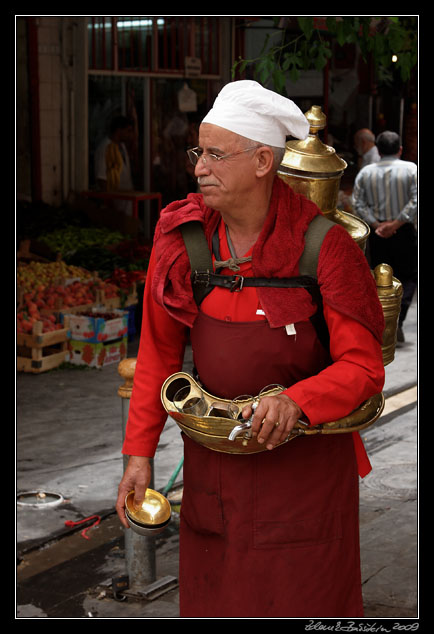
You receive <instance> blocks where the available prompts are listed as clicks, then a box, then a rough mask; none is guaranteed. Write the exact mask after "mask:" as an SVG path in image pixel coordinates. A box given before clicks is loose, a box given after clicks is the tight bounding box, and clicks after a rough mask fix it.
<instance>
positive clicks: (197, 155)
mask: <svg viewBox="0 0 434 634" xmlns="http://www.w3.org/2000/svg"><path fill="white" fill-rule="evenodd" d="M260 147H262V146H261V145H254V146H252V147H248V148H246V149H245V150H238V152H231V153H230V154H223V155H222V156H218V155H217V154H206V155H205V154H204V152H203V150H202V148H201V147H194V148H193V149H191V150H187V155H188V158H189V159H190V161H191V163H193V165H197V163H198V161H199V159H202V161H203V162H204V163H205V164H206V161H207V157H209V158H210V159H211V162H213V161H222V160H223V159H226V158H229V157H230V156H236V155H237V154H243V152H248V151H249V150H257V149H258V148H260Z"/></svg>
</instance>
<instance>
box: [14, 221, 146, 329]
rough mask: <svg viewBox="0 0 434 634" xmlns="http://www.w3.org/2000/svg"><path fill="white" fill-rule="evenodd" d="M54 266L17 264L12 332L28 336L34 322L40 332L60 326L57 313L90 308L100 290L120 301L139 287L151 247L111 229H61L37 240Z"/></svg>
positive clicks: (67, 227)
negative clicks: (16, 301)
mask: <svg viewBox="0 0 434 634" xmlns="http://www.w3.org/2000/svg"><path fill="white" fill-rule="evenodd" d="M39 240H40V241H41V242H44V243H45V244H46V245H47V246H48V247H49V248H50V249H51V251H52V252H53V254H56V257H57V258H58V259H57V261H55V262H34V261H30V262H26V263H23V262H19V263H18V265H17V286H18V299H19V305H18V309H17V331H18V332H19V333H20V332H21V333H31V332H32V328H33V324H34V323H35V321H42V323H43V332H49V331H52V330H56V329H60V328H62V327H63V326H62V324H61V323H59V321H58V319H57V313H58V311H59V310H62V309H68V308H72V307H76V306H85V305H88V304H94V303H95V302H96V301H97V295H98V293H99V291H102V292H103V293H104V297H105V298H106V299H111V298H114V297H116V298H120V300H121V302H122V301H123V299H124V298H126V297H127V296H128V294H129V293H131V292H132V289H133V288H135V289H137V287H138V286H140V285H143V284H144V283H145V280H146V270H147V267H148V263H149V257H150V250H151V247H150V245H148V244H145V245H144V244H142V243H141V242H140V241H139V240H136V239H134V240H133V239H131V240H130V239H125V236H124V235H123V234H121V233H118V232H116V231H110V230H107V229H103V228H94V227H76V226H66V227H63V228H59V229H56V230H55V231H52V232H49V233H47V234H45V235H44V236H42V237H40V238H39Z"/></svg>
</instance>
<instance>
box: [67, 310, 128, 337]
mask: <svg viewBox="0 0 434 634" xmlns="http://www.w3.org/2000/svg"><path fill="white" fill-rule="evenodd" d="M66 318H67V319H68V323H69V335H70V339H71V340H74V341H87V342H88V343H102V342H106V341H113V340H115V339H121V338H122V337H124V336H126V335H127V334H128V311H126V310H119V309H116V308H113V309H107V308H106V307H105V306H96V307H93V308H92V309H91V310H90V311H88V312H85V313H75V314H73V313H67V314H64V315H63V319H66Z"/></svg>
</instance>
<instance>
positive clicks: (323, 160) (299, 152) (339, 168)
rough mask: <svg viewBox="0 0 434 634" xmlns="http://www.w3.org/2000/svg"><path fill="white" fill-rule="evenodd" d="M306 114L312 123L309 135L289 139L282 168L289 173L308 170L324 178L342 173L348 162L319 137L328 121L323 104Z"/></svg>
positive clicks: (313, 107)
mask: <svg viewBox="0 0 434 634" xmlns="http://www.w3.org/2000/svg"><path fill="white" fill-rule="evenodd" d="M305 116H306V119H307V120H308V121H309V124H310V130H309V135H308V136H307V138H306V139H304V140H303V141H298V140H293V141H287V143H286V151H285V155H284V157H283V161H282V163H281V166H280V169H281V170H282V168H283V171H284V172H287V173H297V172H303V173H306V172H308V173H309V174H311V175H312V176H315V175H317V176H320V177H322V178H326V177H328V176H331V175H337V174H342V172H343V171H344V170H345V169H346V167H347V163H346V162H345V161H344V160H343V159H342V158H340V157H339V156H338V155H337V154H336V151H335V149H334V148H333V147H331V146H329V145H325V144H324V143H323V142H322V141H321V140H320V138H319V137H318V132H319V131H320V130H323V129H324V128H325V126H326V123H327V117H326V115H325V114H324V113H323V112H322V110H321V106H312V108H311V109H310V110H308V111H307V112H306V113H305Z"/></svg>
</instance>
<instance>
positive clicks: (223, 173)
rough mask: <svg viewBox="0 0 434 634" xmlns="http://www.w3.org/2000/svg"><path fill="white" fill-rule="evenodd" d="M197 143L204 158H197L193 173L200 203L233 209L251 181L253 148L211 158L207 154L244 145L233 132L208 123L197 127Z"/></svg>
mask: <svg viewBox="0 0 434 634" xmlns="http://www.w3.org/2000/svg"><path fill="white" fill-rule="evenodd" d="M199 147H200V148H201V149H202V150H203V156H204V157H205V160H206V162H204V161H203V160H202V158H200V159H199V161H198V163H197V165H196V167H195V170H194V173H195V176H196V177H197V179H198V183H199V186H200V191H201V193H202V194H203V200H204V203H205V204H206V205H207V206H208V207H212V208H213V209H216V210H217V211H220V212H225V211H228V212H232V213H233V212H234V211H236V209H237V205H240V204H242V202H243V201H244V200H245V198H246V195H247V193H249V194H251V191H252V188H253V187H254V185H255V182H256V178H255V165H254V155H255V151H254V150H252V151H249V152H244V153H242V154H237V155H235V156H230V157H228V158H225V159H223V160H221V161H215V160H213V159H212V158H210V157H209V156H207V155H208V154H215V155H216V156H223V155H225V154H231V153H232V152H238V151H239V150H243V149H245V148H244V147H243V146H242V145H241V144H240V140H239V138H238V137H237V135H235V134H234V133H232V132H230V131H229V130H225V129H224V128H220V127H219V126H215V125H213V124H210V123H206V124H202V125H201V126H200V129H199Z"/></svg>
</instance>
